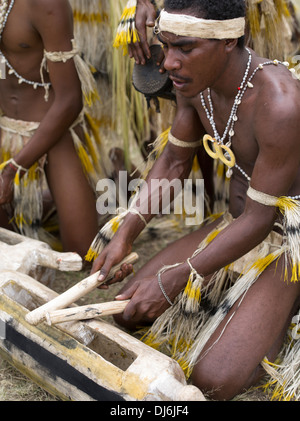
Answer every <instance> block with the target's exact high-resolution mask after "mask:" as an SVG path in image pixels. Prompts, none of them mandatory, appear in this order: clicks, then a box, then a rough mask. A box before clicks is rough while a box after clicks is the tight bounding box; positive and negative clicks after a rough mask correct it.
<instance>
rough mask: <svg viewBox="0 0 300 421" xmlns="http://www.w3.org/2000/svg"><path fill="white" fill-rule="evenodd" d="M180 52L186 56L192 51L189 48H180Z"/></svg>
mask: <svg viewBox="0 0 300 421" xmlns="http://www.w3.org/2000/svg"><path fill="white" fill-rule="evenodd" d="M180 51H181V52H182V53H185V54H188V53H190V52H192V51H193V48H191V47H180Z"/></svg>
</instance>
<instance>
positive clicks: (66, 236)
mask: <svg viewBox="0 0 300 421" xmlns="http://www.w3.org/2000/svg"><path fill="white" fill-rule="evenodd" d="M46 175H47V180H48V183H49V188H50V191H51V194H52V197H53V200H54V202H55V204H56V207H57V212H58V217H59V228H60V235H61V240H62V244H63V248H64V250H65V251H74V252H77V253H79V254H80V255H81V256H82V257H84V256H85V254H86V252H87V250H88V248H89V246H90V244H91V242H92V241H93V239H94V237H95V235H96V233H97V231H98V223H97V211H96V198H95V195H94V193H93V191H92V188H91V186H90V185H89V183H88V180H87V179H86V176H85V174H84V172H83V169H82V165H81V162H80V160H79V158H78V156H77V153H76V151H75V148H74V145H73V140H72V138H71V135H70V133H67V134H66V135H65V136H64V137H63V138H62V139H61V140H60V141H59V142H58V143H57V144H56V145H55V146H54V147H53V148H52V149H51V150H50V151H49V153H48V163H47V167H46Z"/></svg>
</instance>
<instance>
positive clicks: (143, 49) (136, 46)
mask: <svg viewBox="0 0 300 421" xmlns="http://www.w3.org/2000/svg"><path fill="white" fill-rule="evenodd" d="M155 19H156V10H155V7H154V5H153V4H152V3H151V2H150V1H149V0H138V1H137V11H136V17H135V26H136V29H137V31H138V34H139V38H140V41H139V42H136V43H132V44H129V45H128V54H129V57H130V58H134V59H135V62H136V63H137V64H145V63H146V58H148V59H149V58H150V57H151V53H150V49H149V44H148V41H147V27H149V28H152V27H154V25H155Z"/></svg>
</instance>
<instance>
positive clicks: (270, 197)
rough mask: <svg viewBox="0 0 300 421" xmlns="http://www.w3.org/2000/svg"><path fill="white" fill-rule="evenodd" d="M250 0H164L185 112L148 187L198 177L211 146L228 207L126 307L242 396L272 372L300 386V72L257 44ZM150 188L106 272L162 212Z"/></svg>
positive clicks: (155, 338) (216, 382) (193, 369)
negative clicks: (250, 33)
mask: <svg viewBox="0 0 300 421" xmlns="http://www.w3.org/2000/svg"><path fill="white" fill-rule="evenodd" d="M244 8H245V5H244V1H243V0H234V1H232V0H219V1H214V2H211V1H207V0H198V1H196V0H194V1H193V0H165V3H164V10H163V11H162V13H161V14H160V17H159V19H158V21H157V22H156V26H155V32H156V34H157V36H158V38H159V40H160V41H161V43H162V45H163V48H164V52H165V60H164V67H165V69H166V70H167V71H168V72H169V75H170V78H171V80H172V81H173V85H174V87H175V89H176V95H177V114H176V117H175V119H174V122H173V125H172V128H171V131H170V134H169V141H168V143H167V145H166V147H165V148H164V150H163V152H162V154H161V155H160V157H159V158H158V159H157V160H156V162H155V164H154V166H153V168H152V170H151V171H150V173H149V175H148V177H147V179H146V182H147V185H146V187H150V185H151V182H152V181H153V180H157V179H158V180H161V179H167V180H169V181H171V180H174V179H180V180H184V179H185V178H188V176H189V173H190V170H191V166H192V163H193V158H194V156H195V154H196V153H197V151H198V150H199V149H201V150H202V151H203V152H204V151H205V152H206V153H207V161H208V162H210V163H211V165H214V166H215V167H216V166H217V165H218V167H219V166H223V167H224V171H225V172H226V179H227V180H229V183H230V187H229V208H228V211H226V212H225V213H224V214H222V215H221V216H220V215H213V216H212V217H211V218H210V220H209V221H205V222H204V223H203V225H202V226H201V227H200V228H199V229H198V230H195V231H194V232H193V233H191V234H189V235H187V236H185V237H183V238H181V239H179V240H178V241H176V242H175V243H173V244H171V245H169V246H168V247H167V248H166V249H165V250H163V251H162V252H160V253H159V254H158V255H157V256H156V257H154V258H153V259H152V260H150V261H149V262H148V263H147V264H146V265H145V266H144V267H143V268H142V269H140V270H139V271H138V272H137V273H136V274H135V275H134V277H133V278H132V279H131V280H130V281H129V283H128V284H127V285H126V286H125V287H124V288H123V289H122V290H121V292H120V294H119V295H118V296H117V299H118V300H125V299H130V302H129V304H128V305H127V307H126V309H125V311H124V313H123V314H122V315H120V316H118V317H116V320H117V321H118V323H120V324H121V325H123V326H126V327H127V328H133V329H134V328H136V326H141V325H142V324H143V323H144V324H148V325H149V324H151V327H150V328H149V330H148V331H147V334H146V335H145V337H144V338H143V340H144V341H145V342H146V343H148V344H149V345H151V346H155V347H157V348H158V349H162V350H163V351H164V352H165V351H168V352H169V353H170V355H171V356H172V357H173V358H174V359H176V360H177V361H178V362H179V364H180V365H181V366H182V368H183V370H184V371H185V373H186V375H187V377H190V378H191V380H192V382H193V384H194V385H196V386H197V387H198V388H200V389H201V390H202V391H203V392H204V393H206V394H207V395H208V396H209V398H213V399H217V400H223V399H226V400H228V399H232V398H233V397H234V396H236V395H237V394H239V393H241V392H243V391H244V390H245V389H247V388H249V387H250V386H252V385H254V384H256V383H257V382H258V381H259V380H260V379H261V378H262V376H264V375H265V374H266V371H267V372H268V373H269V374H270V372H271V371H273V372H275V373H276V374H275V378H276V380H277V381H278V388H279V389H278V390H281V392H282V393H283V394H284V393H286V394H287V397H290V395H291V394H292V395H293V396H294V397H296V398H297V397H299V396H300V390H299V381H300V379H297V376H296V377H295V376H294V371H293V370H295V364H298V367H299V361H300V343H299V342H300V341H299V340H298V341H297V340H296V337H297V335H292V336H293V338H294V339H295V341H294V343H293V347H292V348H287V349H288V350H289V351H291V350H292V352H289V351H284V350H285V348H282V346H283V344H284V339H285V336H286V333H287V330H288V328H289V326H290V324H291V321H292V319H293V317H295V315H296V314H297V312H299V305H300V282H299V281H300V279H299V278H300V237H299V235H300V228H299V227H300V202H299V198H300V171H299V169H300V168H299V164H300V162H299V157H300V142H299V133H300V119H299V116H300V95H299V93H300V85H299V81H298V80H296V77H295V75H293V74H292V73H291V72H290V71H289V69H288V68H287V66H288V65H287V63H282V62H280V61H278V60H276V58H274V60H268V59H265V58H261V57H258V56H257V55H256V54H255V53H254V52H253V51H252V50H250V49H248V48H245V46H244V44H243V35H244V28H245V19H244V16H245V10H244ZM146 191H147V192H150V193H149V194H148V193H147V194H146V193H145V192H146ZM160 199H162V198H161V197H160ZM139 200H140V202H139V205H140V206H139V207H138V208H137V205H136V209H135V212H128V213H127V215H126V217H125V219H124V221H123V223H122V225H121V226H120V227H119V229H118V231H117V232H116V234H115V235H114V237H113V238H112V240H111V241H110V242H109V243H108V245H107V246H106V247H105V248H104V250H102V251H101V252H100V255H99V256H98V257H97V258H96V260H95V262H94V265H93V272H95V271H96V270H99V269H100V277H101V278H102V279H103V278H105V276H106V274H107V273H108V271H109V269H110V268H111V267H112V266H113V265H114V264H116V263H117V262H119V261H121V259H122V258H123V257H124V256H125V255H126V254H127V253H129V252H130V250H131V249H132V245H133V242H134V240H135V239H136V238H137V236H138V235H139V234H140V232H141V231H142V230H143V228H144V227H145V223H148V222H149V221H150V220H151V218H152V217H153V215H151V209H150V208H151V207H150V206H149V207H148V208H147V206H146V204H147V205H148V204H150V203H151V189H150V188H148V189H146V188H145V186H144V188H142V189H141V192H140V196H139ZM136 203H137V202H136ZM146 208H147V210H148V211H145V209H146ZM149 209H150V210H149ZM129 270H130V268H128V267H125V266H124V267H123V272H122V273H118V274H117V275H118V276H119V279H122V276H124V275H126V274H127V273H128V271H129ZM118 276H116V277H115V279H114V280H113V281H116V280H117V278H118ZM293 320H294V319H293ZM294 333H295V331H294ZM280 352H281V354H280V356H281V359H282V364H279V365H278V366H276V367H275V366H273V365H272V364H273V363H274V362H275V360H276V358H277V356H278V354H279V353H280ZM287 361H288V363H287ZM286 367H291V370H288V369H286Z"/></svg>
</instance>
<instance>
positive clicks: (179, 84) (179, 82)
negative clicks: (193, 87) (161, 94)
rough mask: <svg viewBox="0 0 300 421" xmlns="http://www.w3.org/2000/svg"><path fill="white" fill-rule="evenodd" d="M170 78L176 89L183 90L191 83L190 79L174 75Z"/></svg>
mask: <svg viewBox="0 0 300 421" xmlns="http://www.w3.org/2000/svg"><path fill="white" fill-rule="evenodd" d="M169 77H170V79H171V80H172V82H173V85H174V88H175V89H181V88H183V86H185V85H186V84H187V83H189V82H190V80H189V79H184V78H182V77H178V76H175V75H172V74H170V75H169Z"/></svg>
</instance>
